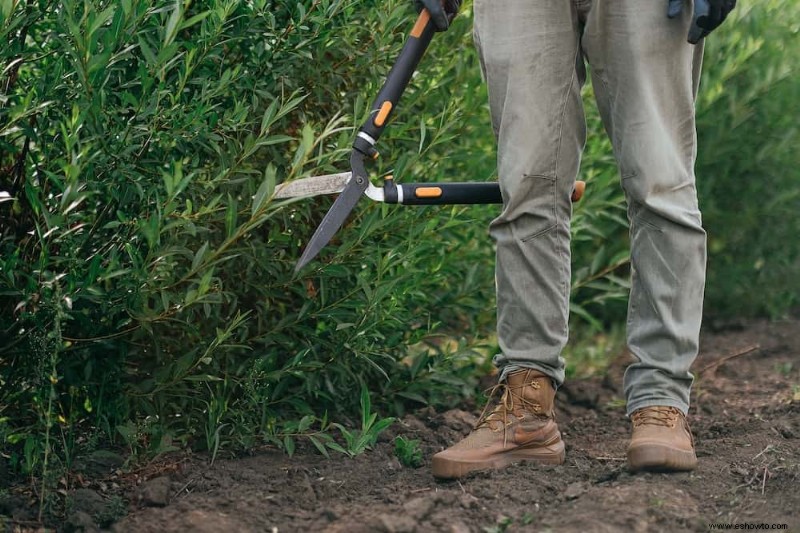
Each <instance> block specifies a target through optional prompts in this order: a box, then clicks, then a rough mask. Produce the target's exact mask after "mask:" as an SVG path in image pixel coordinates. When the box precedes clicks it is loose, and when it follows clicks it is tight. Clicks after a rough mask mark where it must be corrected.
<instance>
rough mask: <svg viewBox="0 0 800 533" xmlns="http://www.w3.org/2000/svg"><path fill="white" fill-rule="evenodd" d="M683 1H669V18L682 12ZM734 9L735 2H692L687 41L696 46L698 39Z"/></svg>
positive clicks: (726, 0) (706, 0)
mask: <svg viewBox="0 0 800 533" xmlns="http://www.w3.org/2000/svg"><path fill="white" fill-rule="evenodd" d="M684 1H685V0H669V7H668V8H667V16H668V17H669V18H675V17H677V16H678V15H679V14H680V12H681V11H682V10H683V3H684ZM734 7H736V0H694V15H693V16H692V25H691V27H690V28H689V38H688V41H689V42H690V43H692V44H697V43H698V42H699V41H700V39H702V38H704V37H705V36H706V35H708V34H709V33H711V32H712V31H714V30H715V29H716V28H717V26H719V25H720V24H722V23H723V22H724V21H725V18H726V17H727V16H728V13H730V12H731V11H733V8H734Z"/></svg>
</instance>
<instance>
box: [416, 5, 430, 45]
mask: <svg viewBox="0 0 800 533" xmlns="http://www.w3.org/2000/svg"><path fill="white" fill-rule="evenodd" d="M430 20H431V14H430V13H429V12H428V10H427V9H423V10H422V11H420V12H419V17H417V21H416V22H415V23H414V27H413V28H411V36H412V37H415V38H417V39H419V36H420V35H422V32H423V31H425V26H427V25H428V22H429V21H430Z"/></svg>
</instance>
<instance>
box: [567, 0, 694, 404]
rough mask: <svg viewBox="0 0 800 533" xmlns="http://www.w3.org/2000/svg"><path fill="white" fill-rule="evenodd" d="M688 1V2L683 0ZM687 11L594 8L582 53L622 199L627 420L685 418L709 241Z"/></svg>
mask: <svg viewBox="0 0 800 533" xmlns="http://www.w3.org/2000/svg"><path fill="white" fill-rule="evenodd" d="M687 1H688V0H687ZM690 13H691V9H684V17H683V18H677V19H668V18H667V17H666V2H662V1H647V2H642V1H641V0H594V3H593V6H592V10H591V12H590V14H589V18H588V21H587V26H586V29H585V33H584V39H583V46H584V51H585V54H586V56H587V58H588V60H589V64H590V65H591V72H592V82H593V85H594V87H595V92H596V94H597V100H598V105H599V107H600V111H601V114H602V117H603V120H604V123H605V126H606V129H607V130H608V133H609V135H610V137H611V140H612V144H613V145H614V151H615V155H616V158H617V161H618V164H619V167H620V174H621V175H622V186H623V188H624V190H625V195H626V198H627V200H628V217H629V220H630V234H631V267H632V283H631V295H630V303H629V307H628V346H629V348H630V350H631V352H632V353H633V355H634V356H635V357H636V359H638V361H637V362H636V363H633V364H632V365H631V366H630V367H629V368H628V370H627V372H626V373H625V394H626V396H627V410H628V414H632V413H633V412H634V411H636V410H637V409H641V408H643V407H649V406H669V407H674V408H676V409H678V410H679V411H681V412H682V413H684V414H685V413H686V411H687V410H688V408H689V390H690V387H691V384H692V374H691V373H690V372H689V367H690V366H691V364H692V362H693V361H694V359H695V357H696V355H697V351H698V340H699V333H700V321H701V316H702V307H703V289H704V284H705V263H706V234H705V232H704V230H703V228H702V225H701V220H700V211H699V209H698V204H697V193H696V189H695V176H694V161H695V155H696V135H695V124H694V101H695V95H696V93H697V87H698V83H699V75H700V63H701V59H702V44H700V45H697V46H692V45H690V44H688V43H687V42H686V35H687V29H688V24H689V19H688V16H689V14H690Z"/></svg>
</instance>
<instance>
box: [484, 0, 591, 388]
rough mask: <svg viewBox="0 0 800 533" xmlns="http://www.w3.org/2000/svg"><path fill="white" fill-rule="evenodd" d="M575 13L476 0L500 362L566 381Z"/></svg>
mask: <svg viewBox="0 0 800 533" xmlns="http://www.w3.org/2000/svg"><path fill="white" fill-rule="evenodd" d="M579 39H580V33H579V12H578V9H577V8H576V4H575V3H574V2H573V1H572V0H561V1H545V2H540V1H531V0H502V1H497V0H476V2H475V40H476V44H477V46H478V50H479V52H480V54H481V65H482V67H483V72H484V76H485V78H486V82H487V84H488V89H489V103H490V108H491V115H492V124H493V127H494V131H495V134H496V136H497V144H498V174H499V178H500V188H501V190H502V193H503V200H504V209H503V211H502V213H501V214H500V216H498V217H497V218H496V219H495V220H494V221H493V222H492V224H491V227H490V233H491V235H492V237H493V238H494V240H495V242H496V244H497V269H496V283H497V336H498V341H499V345H500V351H501V353H500V354H499V355H497V356H496V357H495V364H496V365H497V366H498V367H499V368H500V370H501V373H502V374H501V381H502V380H503V379H505V377H506V376H507V375H508V374H509V372H511V371H514V370H519V369H520V368H533V369H536V370H538V371H540V372H543V373H544V374H546V375H548V376H550V377H551V378H552V379H553V381H554V383H555V384H556V385H560V384H561V383H562V382H563V380H564V360H563V359H562V358H561V356H560V355H561V350H562V348H563V347H564V344H565V343H566V341H567V317H568V310H569V303H568V300H569V289H570V247H569V239H570V230H569V225H570V216H571V214H572V205H571V201H570V196H571V193H572V189H573V187H574V184H575V178H576V176H577V173H578V165H579V161H580V153H581V150H582V149H583V145H584V142H585V139H586V126H585V120H584V116H583V107H582V103H581V95H580V88H581V85H582V84H583V81H584V78H585V71H584V68H583V58H582V56H581V52H580V47H579Z"/></svg>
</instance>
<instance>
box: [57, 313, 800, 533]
mask: <svg viewBox="0 0 800 533" xmlns="http://www.w3.org/2000/svg"><path fill="white" fill-rule="evenodd" d="M798 356H800V321H799V320H792V321H784V322H777V323H767V322H758V323H751V324H747V325H746V326H730V325H729V326H728V327H726V328H725V329H723V330H719V331H716V332H711V331H705V332H704V335H703V338H702V348H701V355H700V357H699V358H698V361H697V362H696V364H695V367H694V371H695V375H696V382H695V388H694V397H693V403H692V409H691V412H690V415H691V417H690V423H691V425H692V429H693V431H694V435H695V438H696V444H697V455H698V459H699V467H698V469H697V470H696V471H694V472H692V473H684V474H637V475H633V474H630V473H628V472H627V470H626V463H625V447H626V444H627V439H628V436H629V422H628V420H627V419H626V418H625V413H624V407H623V406H622V402H621V400H620V399H621V398H622V390H621V382H622V373H623V370H624V367H625V365H626V363H627V361H628V356H624V357H620V358H619V360H618V361H615V362H614V364H612V366H611V368H610V369H609V371H608V373H607V375H606V376H604V377H597V378H592V379H587V380H578V381H573V382H571V383H568V384H567V385H565V387H564V388H563V389H562V390H561V391H560V392H559V394H558V395H557V398H558V409H557V412H558V421H559V426H560V428H561V431H562V433H563V435H564V440H565V442H566V445H567V460H566V463H565V464H564V465H562V466H537V465H534V464H528V463H524V464H520V465H514V466H511V467H509V468H507V469H505V470H503V471H497V472H491V473H480V474H475V475H473V476H472V477H469V478H467V479H465V480H462V481H460V482H458V481H456V482H438V481H436V480H435V479H434V478H433V477H432V476H431V474H430V470H429V466H430V457H431V455H433V454H434V453H435V452H437V451H438V450H441V449H442V448H444V447H446V446H448V445H449V444H451V443H453V442H455V441H456V440H457V439H458V438H460V437H461V436H462V435H464V434H466V433H467V432H468V431H469V429H470V427H471V425H472V424H473V423H474V421H475V418H476V415H477V411H476V410H474V409H468V410H463V411H462V410H453V411H448V412H445V413H436V412H432V411H423V412H418V413H415V415H414V416H407V417H406V418H405V419H403V420H402V421H401V422H399V423H396V424H394V426H392V427H391V428H390V429H389V430H388V431H387V432H386V433H385V434H384V435H383V436H382V437H381V439H380V441H379V444H378V446H377V447H376V449H375V450H374V451H372V452H368V453H366V454H364V455H361V456H359V457H356V458H354V459H348V458H344V457H342V456H334V457H332V458H331V459H325V458H324V457H322V456H320V455H319V454H318V453H316V452H312V451H311V450H298V452H297V453H296V454H295V456H294V457H292V458H288V457H286V456H284V455H283V454H281V453H279V452H269V451H267V452H264V453H261V454H259V455H255V456H252V457H246V458H238V459H232V460H219V461H217V462H216V463H215V464H214V465H213V466H212V467H209V466H208V463H207V461H206V460H205V459H204V458H203V457H196V456H195V457H184V458H182V459H181V461H180V462H179V463H177V464H175V465H173V468H171V469H169V470H166V471H161V472H159V473H158V477H156V478H155V479H150V480H147V479H143V480H142V483H141V484H140V485H139V486H137V487H129V489H128V490H129V492H128V494H127V496H126V498H125V502H126V505H127V506H128V507H127V513H128V514H127V516H125V517H124V518H122V519H121V520H119V521H118V522H116V523H114V524H112V525H110V529H112V530H113V531H116V532H129V531H131V532H133V531H135V532H158V533H168V532H184V531H187V532H188V531H192V532H200V533H203V532H209V533H210V532H220V531H222V532H230V533H232V532H262V531H266V532H270V531H271V532H276V531H278V532H293V531H326V532H372V531H386V532H427V531H448V532H459V533H460V532H472V531H475V532H483V531H485V532H495V531H496V532H501V531H566V532H571V531H586V532H594V531H598V532H605V531H608V532H617V531H636V532H641V531H709V530H710V524H737V523H738V524H743V523H749V524H754V525H753V526H752V527H753V528H764V527H766V528H767V529H769V528H770V526H771V525H773V524H786V528H785V529H784V530H786V531H800V357H798ZM396 435H402V436H404V437H407V438H413V439H419V440H420V441H421V446H422V450H423V452H424V454H425V464H424V465H423V466H422V467H420V468H417V469H413V468H408V467H404V466H402V465H401V464H400V463H399V461H398V460H397V459H396V458H395V457H394V453H393V449H394V447H393V439H394V436H396ZM91 488H92V487H90V489H91ZM83 490H86V489H83ZM90 499H91V497H90ZM95 499H96V498H95ZM79 518H80V517H79ZM762 524H764V525H762ZM94 527H95V526H94V525H92V523H91V521H89V520H87V517H86V516H84V522H83V523H81V521H80V519H76V518H75V517H73V518H72V519H71V521H68V523H67V525H66V529H71V530H78V531H80V530H84V531H90V530H93V528H94ZM739 527H742V526H739Z"/></svg>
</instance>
